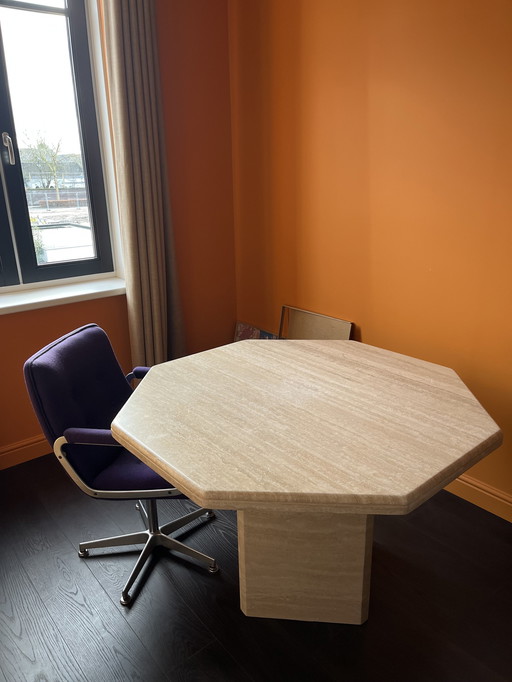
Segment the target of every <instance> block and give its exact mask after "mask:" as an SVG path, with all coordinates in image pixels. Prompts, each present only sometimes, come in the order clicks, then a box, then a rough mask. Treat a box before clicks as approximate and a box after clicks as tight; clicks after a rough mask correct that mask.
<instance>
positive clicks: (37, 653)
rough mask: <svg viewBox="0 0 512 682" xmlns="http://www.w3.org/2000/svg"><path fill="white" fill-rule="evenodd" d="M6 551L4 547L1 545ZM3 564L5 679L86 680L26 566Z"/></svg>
mask: <svg viewBox="0 0 512 682" xmlns="http://www.w3.org/2000/svg"><path fill="white" fill-rule="evenodd" d="M2 546H3V548H4V552H5V544H4V543H2ZM6 563H7V562H5V561H1V562H0V669H1V670H2V676H3V677H4V679H12V680H36V679H37V680H44V679H54V680H77V681H78V680H84V681H85V680H87V676H86V675H85V674H84V672H83V671H82V669H81V668H80V666H79V664H78V663H77V661H76V659H75V658H74V657H73V655H72V653H71V651H70V649H69V647H68V646H67V644H66V643H65V641H64V639H63V637H62V634H61V632H60V630H59V626H58V625H57V623H56V622H55V621H54V619H53V618H52V617H51V615H50V613H49V612H48V610H47V609H46V608H45V606H44V604H43V603H42V600H41V598H40V595H39V593H38V590H37V588H36V587H35V586H34V585H33V584H32V583H31V581H30V580H29V578H28V576H27V574H26V572H25V571H24V570H23V567H20V566H19V565H15V564H14V563H13V564H12V565H11V566H10V568H9V569H7V565H6Z"/></svg>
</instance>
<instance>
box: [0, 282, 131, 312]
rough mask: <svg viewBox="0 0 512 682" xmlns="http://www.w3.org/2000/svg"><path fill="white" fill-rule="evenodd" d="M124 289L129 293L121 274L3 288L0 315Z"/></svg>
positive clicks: (84, 298)
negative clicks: (10, 288)
mask: <svg viewBox="0 0 512 682" xmlns="http://www.w3.org/2000/svg"><path fill="white" fill-rule="evenodd" d="M124 293H126V289H125V283H124V280H122V279H120V278H119V277H104V278H103V279H92V280H87V281H83V282H71V283H70V282H67V283H65V284H55V285H52V286H44V287H37V288H34V289H29V288H27V289H25V288H18V289H17V290H16V291H8V292H0V315H6V314H8V313H19V312H23V311H26V310H35V309H37V308H49V307H51V306H56V305H64V304H65V303H76V302H78V301H87V300H90V299H94V298H106V297H107V296H119V295H120V294H124Z"/></svg>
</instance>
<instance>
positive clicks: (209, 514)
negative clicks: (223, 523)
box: [205, 509, 215, 519]
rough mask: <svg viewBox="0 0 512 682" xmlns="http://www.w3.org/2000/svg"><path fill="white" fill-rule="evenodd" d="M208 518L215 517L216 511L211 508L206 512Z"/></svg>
mask: <svg viewBox="0 0 512 682" xmlns="http://www.w3.org/2000/svg"><path fill="white" fill-rule="evenodd" d="M205 516H206V518H207V519H214V518H215V512H214V511H212V510H211V509H209V510H208V511H207V512H206V514H205Z"/></svg>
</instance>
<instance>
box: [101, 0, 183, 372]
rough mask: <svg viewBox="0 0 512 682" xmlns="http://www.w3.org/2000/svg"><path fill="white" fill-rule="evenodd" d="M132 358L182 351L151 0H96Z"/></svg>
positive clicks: (158, 358) (161, 357)
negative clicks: (105, 73)
mask: <svg viewBox="0 0 512 682" xmlns="http://www.w3.org/2000/svg"><path fill="white" fill-rule="evenodd" d="M99 2H100V17H101V19H102V26H103V31H104V35H103V44H104V54H105V62H106V71H107V83H108V87H107V89H108V93H109V105H110V115H111V126H112V138H113V145H114V163H115V172H116V181H117V191H118V203H119V216H120V223H121V237H122V242H123V254H124V265H125V278H126V296H127V301H128V321H129V327H130V341H131V347H132V361H133V363H134V365H153V364H156V363H159V362H164V361H165V360H168V359H171V358H172V357H175V356H177V355H181V354H182V349H181V333H180V327H181V325H180V324H179V323H178V322H179V319H180V315H179V310H178V305H177V292H176V281H175V276H174V272H175V268H174V263H173V249H172V226H171V215H170V203H169V194H168V181H167V173H166V162H165V140H164V128H163V125H162V116H161V101H160V88H159V68H158V55H157V48H156V46H157V39H156V30H155V7H154V1H153V0H99Z"/></svg>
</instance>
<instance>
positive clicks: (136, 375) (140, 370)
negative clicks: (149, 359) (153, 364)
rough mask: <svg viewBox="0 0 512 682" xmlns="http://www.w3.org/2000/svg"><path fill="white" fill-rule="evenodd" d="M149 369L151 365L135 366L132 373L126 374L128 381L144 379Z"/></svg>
mask: <svg viewBox="0 0 512 682" xmlns="http://www.w3.org/2000/svg"><path fill="white" fill-rule="evenodd" d="M149 370H150V368H149V367H134V368H133V369H132V371H131V372H130V374H127V375H126V381H127V382H128V383H131V382H132V381H133V379H144V377H145V376H146V374H147V373H148V372H149Z"/></svg>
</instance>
